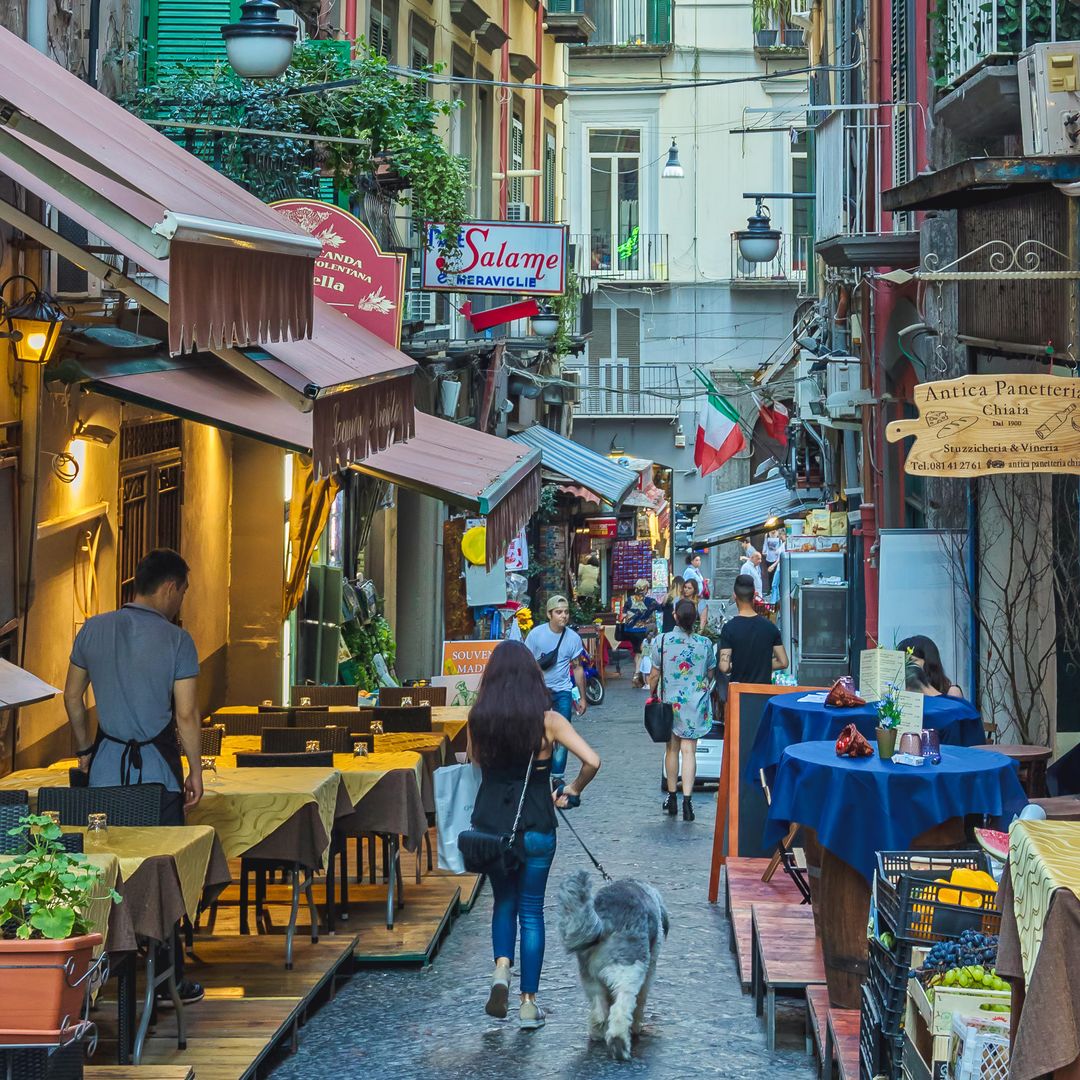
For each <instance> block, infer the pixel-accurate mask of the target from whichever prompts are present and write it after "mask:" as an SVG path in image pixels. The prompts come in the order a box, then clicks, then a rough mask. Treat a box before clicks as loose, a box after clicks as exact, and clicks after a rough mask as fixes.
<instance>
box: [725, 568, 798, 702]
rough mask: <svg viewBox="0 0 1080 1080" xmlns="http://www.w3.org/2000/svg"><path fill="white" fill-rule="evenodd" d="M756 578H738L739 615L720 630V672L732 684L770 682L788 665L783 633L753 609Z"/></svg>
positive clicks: (736, 598) (748, 576)
mask: <svg viewBox="0 0 1080 1080" xmlns="http://www.w3.org/2000/svg"><path fill="white" fill-rule="evenodd" d="M754 592H755V584H754V579H753V578H752V577H751V576H750V575H749V574H740V575H739V576H738V577H737V578H736V579H735V591H734V599H735V606H736V607H737V608H738V612H739V613H738V614H737V615H736V616H735V617H734V618H733V619H729V620H728V621H727V622H726V623H724V628H723V630H721V631H720V657H719V659H720V670H721V671H722V672H723V673H724V674H725V675H727V676H728V677H729V678H730V679H731V681H732V682H740V683H769V682H772V673H773V672H774V671H782V670H783V669H784V668H786V667H787V666H788V657H787V652H786V651H785V650H784V646H783V644H782V643H781V639H780V630H779V628H778V627H777V625H776V623H774V622H773V621H772V620H771V619H766V618H765V616H764V615H759V614H758V613H757V612H756V611H755V610H754Z"/></svg>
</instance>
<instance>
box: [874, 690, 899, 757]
mask: <svg viewBox="0 0 1080 1080" xmlns="http://www.w3.org/2000/svg"><path fill="white" fill-rule="evenodd" d="M900 715H901V714H900V701H899V699H898V698H897V695H896V687H895V686H893V685H892V683H890V684H889V692H888V693H887V694H886V695H885V696H884V697H883V698H882V699H881V700H880V701H879V702H878V703H877V716H878V722H877V733H876V734H877V747H878V757H879V758H882V759H883V760H885V761H888V760H890V759H891V758H892V756H893V751H894V750H896V731H897V729H898V728H899V727H900Z"/></svg>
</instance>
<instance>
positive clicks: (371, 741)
mask: <svg viewBox="0 0 1080 1080" xmlns="http://www.w3.org/2000/svg"><path fill="white" fill-rule="evenodd" d="M357 743H363V744H364V745H365V746H366V747H367V752H368V753H369V754H374V753H375V736H374V735H372V734H371V732H370V731H350V732H349V753H352V752H353V751H354V750H355V749H356V744H357Z"/></svg>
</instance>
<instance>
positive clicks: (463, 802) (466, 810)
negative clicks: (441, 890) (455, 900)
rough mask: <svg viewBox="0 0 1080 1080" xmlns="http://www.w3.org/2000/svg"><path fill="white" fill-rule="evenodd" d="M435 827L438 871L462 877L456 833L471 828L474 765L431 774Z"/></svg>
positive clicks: (477, 773) (477, 780) (475, 780)
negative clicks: (433, 785)
mask: <svg viewBox="0 0 1080 1080" xmlns="http://www.w3.org/2000/svg"><path fill="white" fill-rule="evenodd" d="M434 778H435V826H436V828H437V829H438V833H439V869H440V870H449V871H450V872H451V873H453V874H464V873H465V860H464V859H463V858H462V855H461V851H460V849H459V848H458V844H457V838H458V833H462V832H464V831H465V830H466V829H471V828H472V812H473V805H474V804H475V802H476V793H477V792H478V791H479V790H480V769H479V768H478V767H477V766H476V765H444V766H443V767H442V768H441V769H436V770H435V777H434Z"/></svg>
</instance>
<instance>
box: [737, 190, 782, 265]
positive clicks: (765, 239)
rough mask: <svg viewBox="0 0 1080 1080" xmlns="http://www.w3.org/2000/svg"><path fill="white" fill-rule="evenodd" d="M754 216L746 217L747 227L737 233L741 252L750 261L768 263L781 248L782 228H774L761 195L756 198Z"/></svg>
mask: <svg viewBox="0 0 1080 1080" xmlns="http://www.w3.org/2000/svg"><path fill="white" fill-rule="evenodd" d="M755 203H756V207H755V211H754V216H753V217H750V218H747V219H746V228H745V229H740V230H739V231H738V232H736V233H735V235H736V237H738V240H739V254H740V255H741V256H742V257H743V258H744V259H745V260H746V261H747V262H749V263H767V262H772V260H773V259H775V258H776V253H777V252H778V251H779V250H780V230H779V229H774V228H772V222H771V219H770V217H769V208H768V207H767V206H766V205H765V203H764V202H763V201H762V199H761V198H760V196H759V197H758V198H757V199H756V200H755Z"/></svg>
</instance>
